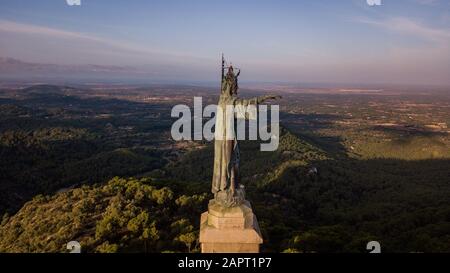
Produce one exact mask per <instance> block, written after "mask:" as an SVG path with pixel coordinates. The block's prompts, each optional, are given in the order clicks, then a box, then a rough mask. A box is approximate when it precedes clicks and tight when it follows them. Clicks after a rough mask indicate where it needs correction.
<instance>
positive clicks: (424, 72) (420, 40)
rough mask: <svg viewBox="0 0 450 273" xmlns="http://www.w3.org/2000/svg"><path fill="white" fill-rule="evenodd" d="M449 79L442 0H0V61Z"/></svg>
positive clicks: (277, 76)
mask: <svg viewBox="0 0 450 273" xmlns="http://www.w3.org/2000/svg"><path fill="white" fill-rule="evenodd" d="M222 52H223V53H224V54H225V56H226V58H227V60H228V61H229V62H231V63H233V64H234V65H235V66H237V67H239V68H241V69H242V73H241V77H240V78H241V81H252V82H254V81H256V82H299V83H301V82H324V83H400V84H436V85H450V77H449V75H450V1H448V0H381V5H380V6H370V5H368V4H367V1H366V0H329V1H327V0H324V1H320V0H310V1H307V0H304V1H301V0H290V1H289V0H271V1H269V0H227V1H220V0H132V1H122V0H81V5H80V6H69V5H68V4H67V3H66V0H39V1H29V0H0V57H10V58H15V59H19V60H21V61H24V62H35V63H47V64H48V63H50V64H60V65H84V64H96V65H114V66H125V67H133V68H138V70H139V71H141V70H142V71H146V72H148V73H147V74H145V75H146V77H147V76H148V77H149V81H151V80H155V79H168V80H170V79H173V80H175V79H177V80H191V81H214V80H216V79H217V74H218V73H220V70H219V69H220V68H219V67H220V54H221V53H222Z"/></svg>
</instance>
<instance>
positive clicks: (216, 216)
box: [200, 200, 263, 253]
mask: <svg viewBox="0 0 450 273" xmlns="http://www.w3.org/2000/svg"><path fill="white" fill-rule="evenodd" d="M262 242H263V240H262V236H261V232H260V230H259V226H258V221H257V220H256V216H255V215H254V214H253V211H252V207H251V206H250V203H249V202H248V201H244V202H243V203H242V204H241V205H239V206H234V207H230V208H226V207H223V206H221V205H219V204H217V203H216V202H215V201H214V200H211V201H209V205H208V211H207V212H204V213H202V216H201V219H200V244H201V251H202V253H258V252H259V245H260V244H262Z"/></svg>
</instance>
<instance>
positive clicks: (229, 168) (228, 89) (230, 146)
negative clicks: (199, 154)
mask: <svg viewBox="0 0 450 273" xmlns="http://www.w3.org/2000/svg"><path fill="white" fill-rule="evenodd" d="M234 86H235V84H234V83H233V82H230V81H227V79H224V81H223V82H222V94H221V95H220V98H219V104H218V107H217V113H216V125H215V140H214V170H213V179H212V180H213V181H212V192H213V193H214V194H216V193H217V192H219V191H231V192H234V189H236V187H237V186H238V184H239V159H240V158H239V145H238V141H237V136H236V130H235V127H236V124H237V121H236V118H246V116H247V118H248V114H250V115H251V117H250V118H255V116H256V107H252V108H251V109H250V108H248V107H249V106H256V105H257V102H258V99H257V98H252V99H240V98H238V97H237V96H235V95H232V94H233V93H235V92H233V89H232V88H233V87H234ZM227 106H233V107H234V109H235V110H234V111H230V110H233V109H232V108H228V109H227ZM246 114H247V115H246ZM233 128H234V129H233Z"/></svg>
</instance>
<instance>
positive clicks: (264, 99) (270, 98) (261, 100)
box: [258, 95, 281, 103]
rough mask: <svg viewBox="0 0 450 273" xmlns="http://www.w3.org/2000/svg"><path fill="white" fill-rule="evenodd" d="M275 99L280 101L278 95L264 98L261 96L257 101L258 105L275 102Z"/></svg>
mask: <svg viewBox="0 0 450 273" xmlns="http://www.w3.org/2000/svg"><path fill="white" fill-rule="evenodd" d="M277 99H281V96H279V95H266V96H262V97H260V98H259V99H258V103H263V102H265V101H268V100H277Z"/></svg>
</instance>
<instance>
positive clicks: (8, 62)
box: [0, 57, 142, 73]
mask: <svg viewBox="0 0 450 273" xmlns="http://www.w3.org/2000/svg"><path fill="white" fill-rule="evenodd" d="M52 72H53V73H69V72H70V73H124V72H125V73H139V71H138V69H137V68H135V67H130V66H112V65H111V66H108V65H95V64H86V65H61V64H47V63H31V62H23V61H21V60H17V59H14V58H2V57H0V73H52ZM141 73H142V72H141Z"/></svg>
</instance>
